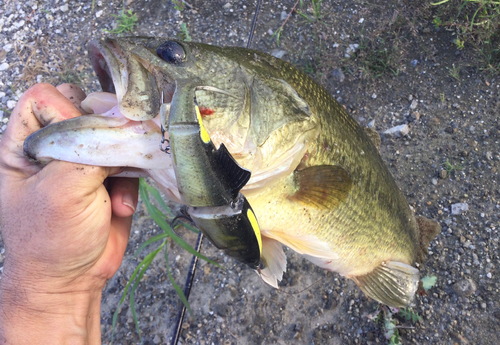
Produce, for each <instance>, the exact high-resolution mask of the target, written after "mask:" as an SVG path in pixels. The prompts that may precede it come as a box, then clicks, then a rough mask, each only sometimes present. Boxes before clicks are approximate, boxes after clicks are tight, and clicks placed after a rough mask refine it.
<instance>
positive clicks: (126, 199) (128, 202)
mask: <svg viewBox="0 0 500 345" xmlns="http://www.w3.org/2000/svg"><path fill="white" fill-rule="evenodd" d="M122 204H123V205H125V206H128V207H130V208H131V209H132V210H134V212H135V205H134V198H133V197H132V195H131V194H124V195H123V198H122Z"/></svg>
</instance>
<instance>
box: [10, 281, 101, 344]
mask: <svg viewBox="0 0 500 345" xmlns="http://www.w3.org/2000/svg"><path fill="white" fill-rule="evenodd" d="M30 285H31V286H30ZM33 286H36V284H26V283H25V282H19V281H17V280H16V279H13V278H12V277H9V275H5V274H4V275H3V276H2V279H1V280H0V344H15V345H18V344H100V343H101V329H100V304H101V291H102V290H101V289H99V288H89V287H88V286H87V287H82V288H78V287H76V286H72V287H68V288H67V289H66V288H64V289H62V288H61V287H57V288H56V289H54V290H53V291H47V290H46V289H45V290H46V291H40V290H38V289H34V288H33Z"/></svg>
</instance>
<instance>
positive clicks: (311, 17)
mask: <svg viewBox="0 0 500 345" xmlns="http://www.w3.org/2000/svg"><path fill="white" fill-rule="evenodd" d="M322 2H323V0H311V8H310V12H311V13H312V14H308V13H307V12H308V11H307V9H306V10H305V11H304V10H303V9H304V8H305V7H306V6H305V4H304V1H303V0H297V1H296V2H295V4H294V5H293V7H292V9H291V11H290V12H289V13H288V16H287V17H286V19H285V21H284V22H283V24H281V26H280V28H279V29H278V30H276V31H275V32H274V34H273V35H272V36H271V39H276V45H277V46H279V45H280V37H281V34H282V33H283V28H284V27H285V24H286V22H287V21H288V20H289V19H290V17H291V16H292V13H294V12H295V13H297V14H298V15H299V16H301V17H302V18H303V19H305V20H306V22H308V23H315V24H316V23H319V21H320V19H321V18H322V17H323V13H322V12H321V3H322ZM297 5H299V7H300V10H298V9H297Z"/></svg>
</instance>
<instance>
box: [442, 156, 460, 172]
mask: <svg viewBox="0 0 500 345" xmlns="http://www.w3.org/2000/svg"><path fill="white" fill-rule="evenodd" d="M463 168H464V167H463V164H452V163H451V161H450V160H449V159H448V158H446V161H445V162H444V163H443V169H444V170H445V171H446V172H447V173H448V175H450V174H451V173H452V172H455V171H460V170H462V169H463Z"/></svg>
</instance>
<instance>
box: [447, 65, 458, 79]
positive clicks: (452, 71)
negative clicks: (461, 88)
mask: <svg viewBox="0 0 500 345" xmlns="http://www.w3.org/2000/svg"><path fill="white" fill-rule="evenodd" d="M446 69H447V70H448V73H449V74H450V77H452V78H453V79H455V80H457V81H460V67H457V66H455V64H452V65H451V68H448V67H446Z"/></svg>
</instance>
